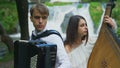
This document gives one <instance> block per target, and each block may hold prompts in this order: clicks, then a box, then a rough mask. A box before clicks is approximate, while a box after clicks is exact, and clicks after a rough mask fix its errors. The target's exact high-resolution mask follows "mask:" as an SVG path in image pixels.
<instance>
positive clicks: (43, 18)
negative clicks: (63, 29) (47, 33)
mask: <svg viewBox="0 0 120 68" xmlns="http://www.w3.org/2000/svg"><path fill="white" fill-rule="evenodd" d="M47 18H48V16H47V15H42V14H40V12H39V11H38V10H36V9H35V10H34V12H33V15H32V16H31V17H30V19H31V21H32V22H33V25H34V27H35V29H36V30H37V32H40V31H42V30H43V29H44V28H45V26H46V24H47Z"/></svg>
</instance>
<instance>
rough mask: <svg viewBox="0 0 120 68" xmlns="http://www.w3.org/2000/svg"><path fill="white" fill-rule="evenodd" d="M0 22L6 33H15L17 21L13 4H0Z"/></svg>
mask: <svg viewBox="0 0 120 68" xmlns="http://www.w3.org/2000/svg"><path fill="white" fill-rule="evenodd" d="M0 9H1V11H0V22H1V23H2V25H3V27H4V28H5V30H6V31H7V32H8V33H13V32H15V28H16V22H17V21H18V16H17V8H16V4H15V2H0Z"/></svg>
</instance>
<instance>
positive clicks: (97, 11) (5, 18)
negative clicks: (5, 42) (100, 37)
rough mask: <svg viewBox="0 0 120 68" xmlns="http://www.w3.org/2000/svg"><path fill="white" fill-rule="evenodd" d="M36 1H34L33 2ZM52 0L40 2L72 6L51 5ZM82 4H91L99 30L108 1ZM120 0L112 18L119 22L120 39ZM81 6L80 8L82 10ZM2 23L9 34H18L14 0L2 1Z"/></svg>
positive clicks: (0, 21)
mask: <svg viewBox="0 0 120 68" xmlns="http://www.w3.org/2000/svg"><path fill="white" fill-rule="evenodd" d="M31 1H32V0H31ZM33 1H34V0H33ZM49 1H50V0H40V2H42V3H45V4H46V5H47V6H56V5H57V6H62V5H67V4H71V3H70V2H67V3H66V2H55V3H49ZM81 2H82V3H85V2H87V3H90V8H89V11H90V15H91V17H92V20H93V22H94V27H95V28H97V27H98V25H99V21H100V18H101V15H102V13H103V11H102V7H101V4H102V3H107V2H108V0H104V1H101V0H82V1H81ZM119 2H120V0H117V1H116V2H115V4H116V6H115V8H114V9H113V13H112V17H113V18H114V19H115V21H116V22H117V26H118V29H117V34H118V36H119V37H120V8H119V6H120V3H119ZM80 7H81V5H79V6H78V8H80ZM0 9H1V10H0V23H2V25H3V26H4V28H5V30H6V31H7V33H8V34H12V33H16V32H17V29H18V28H17V26H18V15H17V8H16V3H15V1H14V0H0Z"/></svg>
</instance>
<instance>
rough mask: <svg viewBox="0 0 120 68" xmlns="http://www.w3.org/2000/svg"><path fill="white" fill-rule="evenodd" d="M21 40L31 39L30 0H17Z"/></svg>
mask: <svg viewBox="0 0 120 68" xmlns="http://www.w3.org/2000/svg"><path fill="white" fill-rule="evenodd" d="M16 5H17V11H18V18H19V25H20V32H21V40H28V39H29V31H28V2H27V0H16Z"/></svg>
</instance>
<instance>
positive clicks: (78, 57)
mask: <svg viewBox="0 0 120 68" xmlns="http://www.w3.org/2000/svg"><path fill="white" fill-rule="evenodd" d="M95 41H96V38H95V39H94V40H90V39H89V40H88V43H87V44H86V45H85V44H84V43H83V44H81V45H80V46H78V47H77V48H75V49H73V50H72V51H71V52H70V53H69V54H68V56H69V59H70V61H71V63H72V68H87V63H88V59H89V56H90V54H91V51H92V49H93V47H94V43H95Z"/></svg>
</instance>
